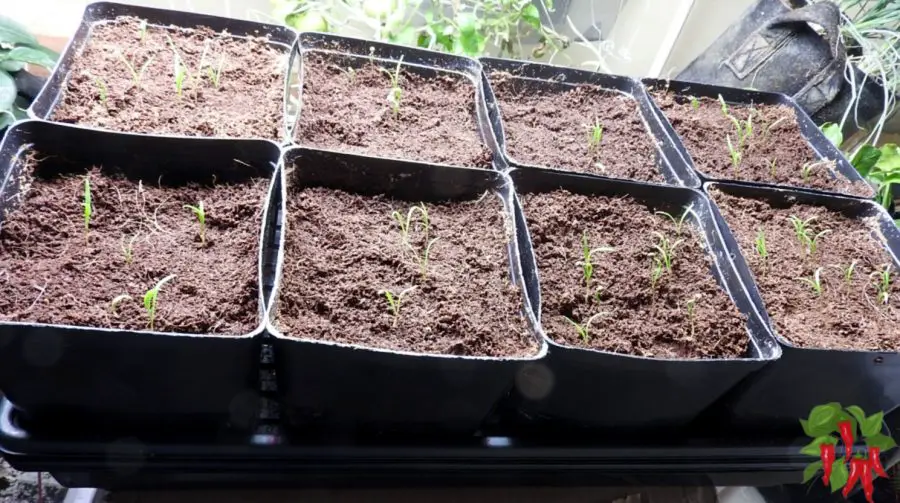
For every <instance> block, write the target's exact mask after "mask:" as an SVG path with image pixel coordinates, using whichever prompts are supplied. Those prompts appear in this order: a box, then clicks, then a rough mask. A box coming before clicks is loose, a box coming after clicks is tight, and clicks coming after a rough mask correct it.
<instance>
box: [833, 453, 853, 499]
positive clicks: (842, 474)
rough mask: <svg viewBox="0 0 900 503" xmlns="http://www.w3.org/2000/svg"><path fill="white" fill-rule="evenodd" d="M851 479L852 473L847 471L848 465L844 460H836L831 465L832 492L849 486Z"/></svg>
mask: <svg viewBox="0 0 900 503" xmlns="http://www.w3.org/2000/svg"><path fill="white" fill-rule="evenodd" d="M849 478H850V472H849V471H848V470H847V463H844V460H843V458H839V459H835V460H834V464H832V465H831V480H830V482H831V492H833V493H834V492H837V491H839V490H840V489H841V488H842V487H844V486H845V485H847V479H849Z"/></svg>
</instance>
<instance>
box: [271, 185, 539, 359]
mask: <svg viewBox="0 0 900 503" xmlns="http://www.w3.org/2000/svg"><path fill="white" fill-rule="evenodd" d="M416 204H418V203H410V202H405V201H396V200H392V199H388V198H386V197H375V198H373V197H364V196H359V195H352V194H348V193H345V192H341V191H335V190H328V189H322V188H305V189H295V190H293V191H292V193H291V194H290V195H289V200H288V207H287V212H288V216H287V229H288V231H287V234H286V236H287V242H286V245H285V257H284V272H283V277H282V282H283V283H282V286H281V289H280V292H281V293H280V300H279V308H278V320H277V323H278V326H279V327H280V328H281V330H282V331H283V332H284V333H286V334H287V335H290V336H294V337H299V338H303V339H316V340H330V341H334V342H341V343H347V344H359V345H362V346H369V347H375V348H384V349H393V350H405V351H416V352H421V353H431V354H452V355H466V356H495V357H504V356H505V357H514V356H515V357H519V356H529V355H533V354H535V353H536V352H537V351H538V345H537V343H536V342H535V339H534V338H533V337H532V336H531V335H530V334H529V329H528V328H527V324H526V321H525V318H524V317H523V316H522V315H521V314H520V313H521V311H522V307H523V299H522V296H521V293H520V291H519V290H518V289H517V288H515V287H514V286H513V285H512V283H511V280H510V277H509V266H508V264H509V261H508V253H507V242H508V240H509V239H511V238H512V228H511V226H510V225H509V224H508V223H507V220H506V218H505V213H503V209H502V204H501V202H500V200H499V199H498V198H496V197H495V196H493V195H492V194H486V195H485V197H483V198H481V199H480V200H478V201H466V202H454V203H440V204H433V203H426V204H425V207H426V208H427V213H428V220H429V222H430V225H429V226H428V227H427V233H426V227H425V226H424V225H423V221H422V218H421V214H420V213H418V212H415V211H414V212H413V218H412V220H411V224H410V225H409V234H408V236H409V237H408V243H409V246H407V245H404V240H403V238H402V233H401V230H400V226H399V224H398V222H397V220H395V218H393V217H392V212H394V211H398V212H400V213H401V214H402V215H403V216H404V218H405V216H406V215H407V214H408V212H409V210H410V208H411V207H412V206H413V205H416ZM324 222H327V225H325V224H323V223H324ZM435 239H437V241H434V242H433V244H432V246H431V248H430V253H429V255H428V262H427V267H426V269H425V276H424V277H423V275H422V270H421V267H420V263H421V257H422V256H423V252H424V250H425V249H426V246H427V245H426V243H431V242H432V241H433V240H435ZM410 289H411V290H410ZM385 291H391V292H393V293H394V294H399V293H400V292H406V293H405V294H404V295H403V296H402V297H401V303H400V310H399V315H398V316H394V314H393V313H392V311H391V309H390V307H389V303H388V301H387V299H386V296H385V293H384V292H385ZM335 327H341V328H340V330H335Z"/></svg>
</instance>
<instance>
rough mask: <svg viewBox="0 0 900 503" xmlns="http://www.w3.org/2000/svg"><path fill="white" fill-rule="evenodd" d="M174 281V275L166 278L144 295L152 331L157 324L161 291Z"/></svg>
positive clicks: (145, 307)
mask: <svg viewBox="0 0 900 503" xmlns="http://www.w3.org/2000/svg"><path fill="white" fill-rule="evenodd" d="M173 279H175V275H174V274H170V275H168V276H166V277H165V278H163V279H161V280H159V282H158V283H157V284H156V286H154V287H153V288H151V289H150V290H147V293H145V294H144V309H145V310H146V311H147V318H148V319H149V322H150V323H149V327H150V330H153V328H154V325H155V322H156V308H157V307H158V305H159V291H160V289H162V287H163V285H165V284H166V283H168V282H169V281H171V280H173Z"/></svg>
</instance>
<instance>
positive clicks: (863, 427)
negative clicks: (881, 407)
mask: <svg viewBox="0 0 900 503" xmlns="http://www.w3.org/2000/svg"><path fill="white" fill-rule="evenodd" d="M882 423H884V412H876V413H875V414H872V415H871V416H869V417H867V418H866V419H865V420H864V421H860V422H859V431H860V432H862V436H863V437H864V438H869V437H874V436H875V435H878V434H880V433H881V425H882Z"/></svg>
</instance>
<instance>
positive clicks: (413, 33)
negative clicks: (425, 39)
mask: <svg viewBox="0 0 900 503" xmlns="http://www.w3.org/2000/svg"><path fill="white" fill-rule="evenodd" d="M393 38H394V40H392V42H394V43H397V44H403V45H411V46H416V45H418V42H419V30H417V29H416V28H412V27H407V28H404V29H403V31H401V32H400V33H398V34H397V35H396V36H395V37H393Z"/></svg>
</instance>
